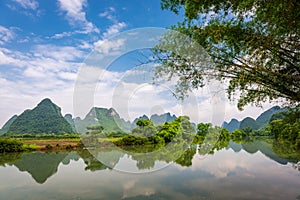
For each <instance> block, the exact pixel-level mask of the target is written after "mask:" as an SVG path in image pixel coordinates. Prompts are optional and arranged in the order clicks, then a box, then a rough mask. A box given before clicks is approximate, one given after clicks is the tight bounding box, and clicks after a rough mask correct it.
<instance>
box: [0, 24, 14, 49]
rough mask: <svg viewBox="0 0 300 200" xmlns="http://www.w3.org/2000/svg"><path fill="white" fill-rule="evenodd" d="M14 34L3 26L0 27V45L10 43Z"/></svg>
mask: <svg viewBox="0 0 300 200" xmlns="http://www.w3.org/2000/svg"><path fill="white" fill-rule="evenodd" d="M14 35H15V34H14V32H13V31H12V30H11V29H8V28H6V27H4V26H0V45H3V44H5V43H6V42H9V41H11V40H12V39H13V38H14Z"/></svg>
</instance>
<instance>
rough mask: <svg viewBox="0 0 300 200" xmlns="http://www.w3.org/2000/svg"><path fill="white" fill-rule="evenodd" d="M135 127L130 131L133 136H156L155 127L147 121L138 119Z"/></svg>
mask: <svg viewBox="0 0 300 200" xmlns="http://www.w3.org/2000/svg"><path fill="white" fill-rule="evenodd" d="M136 125H137V127H136V128H134V129H133V130H132V133H133V134H136V135H138V136H142V137H150V136H153V135H155V134H156V132H157V131H156V127H155V126H154V124H153V122H152V121H151V120H149V119H139V120H138V121H137V122H136Z"/></svg>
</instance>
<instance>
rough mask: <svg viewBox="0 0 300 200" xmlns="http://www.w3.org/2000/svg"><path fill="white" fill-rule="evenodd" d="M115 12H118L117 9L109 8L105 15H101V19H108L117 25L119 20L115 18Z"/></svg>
mask: <svg viewBox="0 0 300 200" xmlns="http://www.w3.org/2000/svg"><path fill="white" fill-rule="evenodd" d="M115 12H116V9H115V8H114V7H109V8H108V9H106V11H104V12H103V13H100V14H99V17H105V18H106V19H108V20H110V21H112V22H114V23H117V22H118V20H117V19H116V17H115V16H114V14H115Z"/></svg>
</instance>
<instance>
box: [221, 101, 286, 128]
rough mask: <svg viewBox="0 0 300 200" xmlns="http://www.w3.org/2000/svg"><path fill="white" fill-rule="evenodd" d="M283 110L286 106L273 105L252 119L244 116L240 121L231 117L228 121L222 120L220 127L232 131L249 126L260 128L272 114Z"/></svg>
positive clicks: (264, 125) (263, 126)
mask: <svg viewBox="0 0 300 200" xmlns="http://www.w3.org/2000/svg"><path fill="white" fill-rule="evenodd" d="M285 110H286V108H280V107H279V106H274V107H272V108H270V109H269V110H267V111H265V112H263V113H262V114H261V115H259V116H258V117H257V118H256V119H253V118H251V117H246V118H245V119H243V120H242V121H238V120H237V119H231V121H230V122H229V123H227V122H224V123H223V125H222V127H223V128H226V129H227V130H228V131H229V132H233V131H234V130H236V129H243V128H247V127H249V128H251V129H252V130H258V129H262V128H265V127H266V126H267V125H268V123H269V122H270V119H271V118H272V116H273V115H275V114H277V113H281V112H283V111H285Z"/></svg>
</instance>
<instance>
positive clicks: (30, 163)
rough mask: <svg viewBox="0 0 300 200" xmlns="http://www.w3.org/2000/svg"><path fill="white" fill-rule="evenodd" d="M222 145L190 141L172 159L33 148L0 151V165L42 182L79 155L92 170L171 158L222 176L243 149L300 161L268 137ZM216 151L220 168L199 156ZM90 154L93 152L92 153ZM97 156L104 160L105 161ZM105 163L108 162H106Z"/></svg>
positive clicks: (239, 167) (234, 167) (146, 167)
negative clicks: (231, 154)
mask: <svg viewBox="0 0 300 200" xmlns="http://www.w3.org/2000/svg"><path fill="white" fill-rule="evenodd" d="M226 145H228V146H227V147H226V148H225V149H223V150H221V151H220V150H219V149H221V146H222V145H221V144H220V142H219V144H218V145H217V147H216V148H213V150H211V147H209V148H207V149H208V150H207V151H206V147H207V145H206V144H202V145H201V146H200V145H192V146H190V147H189V148H188V149H187V150H186V151H184V153H183V154H182V155H181V156H180V157H179V158H178V159H176V160H175V161H173V160H172V159H173V157H177V155H174V152H173V154H172V153H170V152H168V151H167V152H160V153H159V154H153V153H151V154H144V153H143V154H139V153H135V152H140V151H141V149H138V147H135V148H134V149H130V150H129V149H128V147H127V149H126V151H124V150H122V149H121V150H120V151H116V149H113V150H110V149H107V148H103V149H101V148H100V149H94V150H92V151H93V152H92V153H91V152H90V151H88V150H79V151H77V152H59V153H41V152H35V153H25V154H20V153H18V154H3V155H1V159H0V160H1V162H0V165H2V166H15V167H16V168H17V169H18V170H19V171H20V172H27V173H29V174H30V175H31V177H32V178H33V179H34V180H35V181H36V183H39V184H43V183H45V182H46V181H47V179H48V178H49V177H51V176H53V175H54V174H55V173H57V171H58V167H59V165H60V164H63V165H69V164H70V161H71V160H73V161H79V160H80V159H81V160H83V162H84V164H85V167H84V170H86V171H92V172H94V171H99V170H106V169H110V170H111V169H114V168H115V169H118V167H120V168H124V166H125V167H127V168H128V169H129V168H134V169H135V170H139V171H141V172H149V171H151V169H153V168H155V167H157V168H159V166H160V163H161V162H165V163H170V162H172V163H174V164H177V165H178V166H180V167H188V168H190V169H193V170H194V169H201V170H203V169H205V168H207V170H206V171H207V172H208V173H209V174H213V175H214V176H215V177H225V176H228V175H229V174H236V173H239V172H241V171H243V170H244V169H245V168H246V166H247V165H248V164H245V165H243V164H241V163H242V161H243V158H244V156H242V157H241V158H240V155H244V154H245V152H247V153H248V154H253V156H252V157H253V158H255V157H257V154H258V153H259V154H261V155H264V156H265V157H267V158H269V159H271V160H272V161H275V162H276V163H279V164H281V165H287V164H288V163H291V165H290V166H291V168H293V169H296V170H298V171H299V166H300V162H298V161H299V160H297V158H299V157H298V156H299V155H295V153H293V154H292V155H288V156H287V154H286V153H285V154H282V152H281V151H280V153H281V154H279V155H278V154H276V153H275V152H274V151H273V149H274V147H273V146H272V143H270V142H268V141H263V140H261V141H259V140H256V141H252V142H249V141H248V142H243V143H241V144H237V143H234V142H232V141H230V142H229V143H226ZM140 148H143V147H140ZM147 148H149V147H147ZM171 150H174V149H171ZM277 150H278V147H277ZM180 151H181V150H180ZM218 151H220V153H218V154H217V155H214V156H210V159H212V160H214V161H218V162H219V163H222V165H223V167H222V168H221V170H220V169H219V170H216V169H215V168H216V167H217V168H219V166H214V165H213V164H211V163H209V162H208V161H207V159H202V158H203V156H205V155H210V154H216V152H218ZM229 151H233V152H235V154H236V155H235V156H236V158H238V161H237V162H236V163H234V162H232V161H230V160H229V159H228V158H227V154H228V152H229ZM124 152H127V153H124ZM175 152H176V151H175ZM223 154H224V155H223ZM94 155H96V157H95V156H94ZM218 155H222V157H219V156H218ZM282 155H284V156H282ZM204 158H205V157H204ZM99 160H100V161H101V160H104V161H105V164H103V163H102V162H100V161H99ZM259 161H260V159H257V160H256V162H257V164H259ZM297 162H298V163H297ZM107 163H108V164H109V165H107ZM130 170H132V169H130ZM211 170H213V171H214V172H212V171H211Z"/></svg>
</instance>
